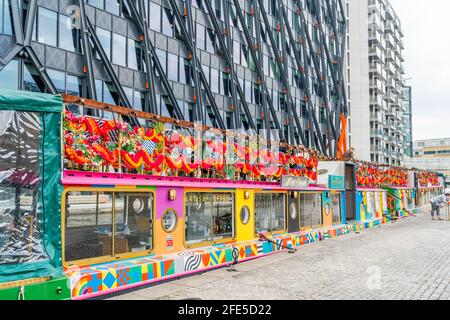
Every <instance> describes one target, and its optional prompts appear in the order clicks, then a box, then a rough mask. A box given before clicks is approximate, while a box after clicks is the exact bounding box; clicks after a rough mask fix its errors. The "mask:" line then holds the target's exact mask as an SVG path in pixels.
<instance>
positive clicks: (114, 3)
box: [105, 0, 121, 16]
mask: <svg viewBox="0 0 450 320" xmlns="http://www.w3.org/2000/svg"><path fill="white" fill-rule="evenodd" d="M120 1H121V0H105V11H108V12H110V13H112V14H114V15H116V16H119V15H120Z"/></svg>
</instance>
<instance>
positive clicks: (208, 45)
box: [206, 29, 216, 54]
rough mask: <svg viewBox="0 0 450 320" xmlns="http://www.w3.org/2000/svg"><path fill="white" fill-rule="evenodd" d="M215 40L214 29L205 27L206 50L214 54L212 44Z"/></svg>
mask: <svg viewBox="0 0 450 320" xmlns="http://www.w3.org/2000/svg"><path fill="white" fill-rule="evenodd" d="M215 41H216V35H215V34H214V31H212V30H211V29H207V36H206V51H208V52H209V53H212V54H214V44H215Z"/></svg>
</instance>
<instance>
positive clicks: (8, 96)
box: [0, 89, 63, 113]
mask: <svg viewBox="0 0 450 320" xmlns="http://www.w3.org/2000/svg"><path fill="white" fill-rule="evenodd" d="M62 106H63V101H62V97H61V96H60V95H56V96H55V95H51V94H47V93H36V92H30V91H22V90H9V89H0V110H17V111H40V112H59V113H60V112H62Z"/></svg>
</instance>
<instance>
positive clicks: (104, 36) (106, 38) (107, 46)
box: [96, 27, 111, 59]
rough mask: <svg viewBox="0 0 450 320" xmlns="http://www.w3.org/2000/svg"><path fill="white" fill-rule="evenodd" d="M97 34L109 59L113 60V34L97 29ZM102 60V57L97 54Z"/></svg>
mask: <svg viewBox="0 0 450 320" xmlns="http://www.w3.org/2000/svg"><path fill="white" fill-rule="evenodd" d="M96 34H97V37H98V40H99V41H100V44H101V46H102V48H103V50H104V51H105V53H106V56H107V58H108V59H111V32H110V31H107V30H105V29H102V28H99V27H97V29H96ZM97 58H99V59H100V55H98V54H97Z"/></svg>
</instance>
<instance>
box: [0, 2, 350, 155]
mask: <svg viewBox="0 0 450 320" xmlns="http://www.w3.org/2000/svg"><path fill="white" fill-rule="evenodd" d="M186 1H187V0H186ZM186 1H181V0H168V1H163V2H161V1H160V0H151V1H148V0H144V1H142V5H141V2H140V1H129V0H88V1H87V0H86V1H84V2H82V1H79V0H67V1H37V4H36V8H33V9H36V10H29V9H28V11H25V14H24V15H23V16H21V15H20V14H18V15H17V16H15V14H14V12H15V10H14V8H13V7H11V5H10V3H9V1H8V0H0V41H6V40H7V41H8V43H9V44H10V46H9V48H8V46H2V48H1V49H0V57H1V58H2V59H3V58H7V60H5V59H3V60H4V61H5V62H8V63H7V64H6V66H3V65H1V66H0V68H1V71H0V83H3V82H5V79H11V76H13V78H14V81H12V82H11V81H7V84H5V86H8V87H14V88H18V89H24V90H34V91H47V92H54V93H57V92H68V93H71V94H77V95H80V96H84V97H88V98H95V99H96V100H99V101H104V102H108V103H114V104H119V105H125V106H128V107H131V108H137V109H139V110H141V109H142V110H145V111H149V112H155V113H160V114H162V115H168V116H172V117H175V118H184V119H186V120H190V121H195V120H201V121H203V123H204V124H206V125H210V126H215V127H221V128H223V129H227V128H244V129H278V131H279V132H280V133H279V138H284V139H286V140H288V141H289V142H291V143H301V144H303V145H306V146H310V147H313V148H316V149H318V150H320V151H322V152H323V153H327V154H335V153H336V148H337V147H336V141H337V140H338V138H339V134H340V114H341V113H343V114H344V115H346V114H347V97H346V94H345V88H346V84H345V81H344V77H343V72H342V70H344V67H345V66H344V64H345V63H344V59H343V56H344V54H343V52H345V50H346V49H345V47H346V43H345V42H346V13H345V5H346V1H345V0H327V1H325V0H319V1H297V0H284V1H274V0H245V1H238V0H215V1H209V2H205V1H202V0H192V1H187V4H188V5H187V6H186ZM189 3H190V4H191V5H190V6H189ZM20 11H21V10H20V8H17V12H20ZM26 12H35V17H34V20H35V21H34V24H33V30H26V28H24V29H23V30H21V31H22V34H23V35H24V37H25V40H26V39H27V37H28V35H27V34H28V33H30V34H31V36H30V37H29V38H30V39H31V40H30V43H29V44H25V47H26V48H27V49H26V50H28V51H29V52H30V55H29V56H30V57H29V59H28V60H27V59H18V55H16V56H14V55H12V57H10V56H8V53H9V52H10V50H13V49H14V46H15V45H16V44H15V39H14V37H13V36H12V35H15V34H16V33H17V32H15V30H13V27H12V26H13V25H14V24H13V23H12V22H13V21H14V19H17V20H20V19H25V18H26V15H27V14H26ZM144 18H145V19H144ZM20 24H21V25H24V23H20ZM83 28H84V29H88V30H89V31H90V32H89V33H86V32H82V29H83ZM17 53H18V52H17ZM11 59H12V61H11ZM148 66H150V68H151V69H149V68H148ZM150 84H154V86H153V85H150ZM153 87H154V91H153V90H152V88H153Z"/></svg>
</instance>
